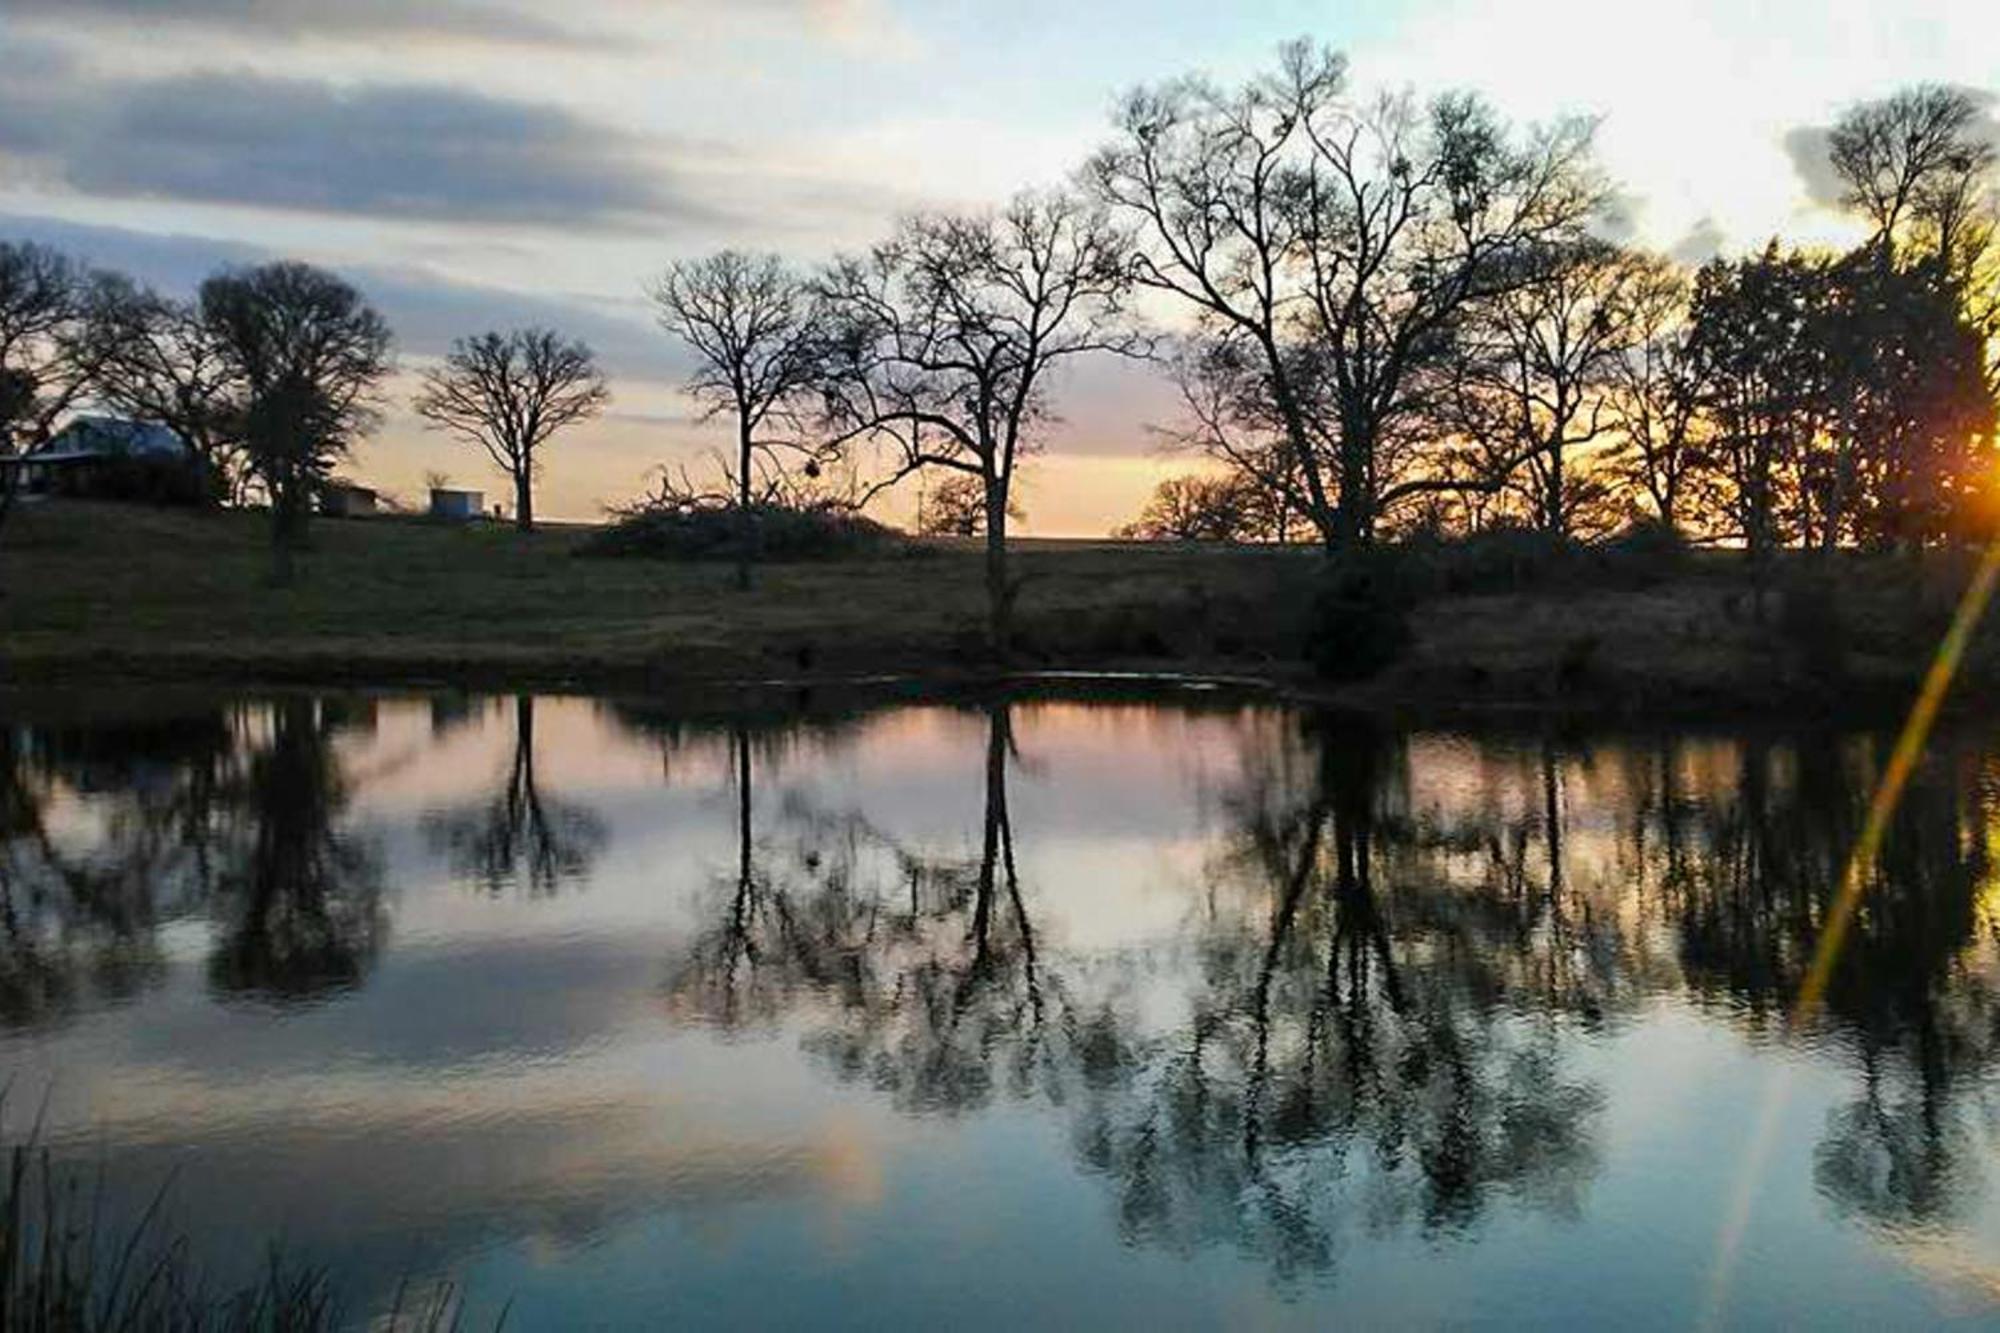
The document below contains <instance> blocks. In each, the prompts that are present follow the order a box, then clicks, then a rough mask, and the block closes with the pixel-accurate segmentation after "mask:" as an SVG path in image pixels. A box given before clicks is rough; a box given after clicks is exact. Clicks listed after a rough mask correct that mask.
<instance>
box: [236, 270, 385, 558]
mask: <svg viewBox="0 0 2000 1333" xmlns="http://www.w3.org/2000/svg"><path fill="white" fill-rule="evenodd" d="M201 317H202V322H203V323H204V324H205V325H207V327H208V329H209V331H210V333H211V334H212V336H213V337H214V339H215V342H216V345H217V347H218V348H219V350H220V355H221V357H222V359H223V360H224V362H225V363H226V364H227V365H228V367H229V371H230V375H231V379H232V382H233V384H234V387H235V389H236V392H237V394H238V395H239V398H240V405H239V408H238V415H239V419H240V420H241V421H242V423H243V439H244V446H245V448H246V449H247V450H248V451H249V456H250V466H251V468H252V470H253V471H254V472H255V473H256V475H257V479H258V480H259V481H260V482H261V483H262V484H263V487H264V490H265V493H266V494H267V495H268V497H269V499H270V503H271V541H272V551H273V556H274V561H275V563H274V576H275V578H276V580H277V581H278V582H279V583H281V584H283V583H289V582H290V581H291V579H292V575H293V569H294V556H295V554H296V549H297V547H298V545H299V544H300V543H301V542H302V541H303V539H304V536H305V530H306V525H307V523H308V522H309V521H310V518H311V514H312V501H313V496H314V494H315V493H316V492H317V489H318V487H319V486H320V484H321V483H322V482H324V481H325V480H326V479H327V477H328V476H330V475H331V473H332V469H333V466H334V464H335V463H336V462H337V461H338V460H339V459H340V458H341V457H343V456H344V455H345V454H346V453H347V451H348V449H349V448H350V447H351V445H352V444H353V442H354V441H355V440H356V439H357V438H358V437H359V436H360V435H361V434H362V433H364V432H365V431H366V430H367V429H368V427H369V426H370V425H371V424H372V423H373V421H374V393H375V388H376V385H377V384H378V383H379V382H380V381H381V380H382V378H383V377H384V376H386V375H387V374H388V373H389V369H390V357H389V350H390V335H389V326H388V324H387V323H385V322H384V321H383V319H382V317H381V316H380V315H379V314H377V313H376V312H375V310H374V308H373V307H371V306H370V305H368V303H367V302H366V301H364V300H363V299H362V296H361V294H360V293H359V292H357V291H356V290H355V289H354V288H353V287H351V286H350V285H348V284H347V283H346V282H345V281H343V280H342V279H340V278H338V277H336V276H335V275H333V274H331V273H328V272H325V271H323V270H321V269H316V268H314V267H312V266H311V265H309V264H301V263H297V262H292V261H286V262H280V263H272V264H265V265H262V266H260V267H257V268H250V269H227V270H224V271H223V272H221V273H218V274H216V275H215V276H213V277H211V278H209V279H208V281H206V282H204V283H203V284H202V286H201Z"/></svg>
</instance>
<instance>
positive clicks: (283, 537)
mask: <svg viewBox="0 0 2000 1333" xmlns="http://www.w3.org/2000/svg"><path fill="white" fill-rule="evenodd" d="M287 471H289V469H287ZM305 488H306V483H305V480H304V478H302V477H298V476H284V477H283V479H282V480H280V481H278V482H277V483H276V484H275V485H274V486H273V487H272V490H271V582H273V583H274V584H276V585H277V586H278V587H280V588H289V587H290V586H291V585H292V581H293V580H294V579H295V578H296V577H297V574H298V548H299V546H300V544H301V542H302V541H303V540H304V537H305V527H306V512H305V508H304V506H305V505H306V503H307V499H306V496H305V494H304V491H305Z"/></svg>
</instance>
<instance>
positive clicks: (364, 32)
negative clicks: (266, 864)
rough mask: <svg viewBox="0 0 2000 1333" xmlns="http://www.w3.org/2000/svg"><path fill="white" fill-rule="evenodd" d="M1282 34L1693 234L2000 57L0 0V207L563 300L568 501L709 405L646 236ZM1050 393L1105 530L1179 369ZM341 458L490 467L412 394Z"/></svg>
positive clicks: (1094, 524)
mask: <svg viewBox="0 0 2000 1333" xmlns="http://www.w3.org/2000/svg"><path fill="white" fill-rule="evenodd" d="M1301 34H1308V35H1312V36H1315V37H1317V38H1319V39H1321V40H1323V41H1326V42H1328V43H1331V44H1333V45H1335V46H1338V47H1340V48H1342V49H1344V50H1346V51H1347V52H1348V53H1349V55H1350V57H1351V59H1352V64H1353V71H1354V75H1355V80H1356V82H1357V83H1358V84H1361V85H1364V86H1375V85H1379V86H1384V87H1403V86H1409V87H1414V88H1416V89H1417V90H1419V91H1431V90H1436V89H1439V88H1443V87H1455V86H1467V87H1472V88H1476V89H1478V90H1481V91H1483V92H1485V93H1486V94H1487V95H1488V96H1490V97H1491V98H1492V99H1493V100H1494V101H1495V102H1496V103H1497V104H1498V105H1499V106H1500V107H1501V109H1502V110H1503V111H1504V112H1506V113H1507V114H1509V115H1510V116H1513V117H1515V118H1517V119H1520V120H1533V119H1538V118H1542V117H1547V116H1550V115H1553V114H1557V113H1561V112H1566V111H1581V112H1588V113H1592V114H1596V115H1600V116H1602V117H1603V128H1602V130H1601V133H1600V139H1599V146H1600V156H1601V158H1602V160H1603V162H1604V164H1605V165H1606V166H1607V167H1608V168H1609V169H1610V170H1611V171H1612V172H1613V173H1614V174H1615V175H1616V176H1617V178H1618V179H1619V180H1620V182H1621V183H1622V185H1623V187H1624V189H1625V190H1626V192H1627V194H1628V197H1629V199H1630V207H1631V210H1632V214H1633V220H1634V222H1635V225H1636V227H1637V231H1638V238H1639V239H1640V240H1642V241H1643V242H1645V243H1648V244H1651V245H1655V246H1657V247H1659V248H1661V249H1667V250H1673V251H1675V252H1677V253H1680V254H1682V255H1684V256H1688V257H1699V256H1702V255H1706V254H1708V253H1713V252H1714V251H1715V250H1717V249H1718V248H1720V249H1723V250H1730V249H1737V248H1745V247H1749V246H1753V245H1756V244H1760V243H1761V242H1762V240H1763V239H1764V238H1766V237H1768V236H1770V235H1771V234H1773V233H1784V234H1786V235H1790V236H1797V237H1801V238H1821V239H1837V238H1838V237H1839V236H1840V234H1841V233H1840V230H1839V226H1840V224H1839V223H1838V222H1837V220H1835V219H1833V218H1831V217H1830V216H1829V215H1828V214H1827V213H1826V211H1825V210H1824V208H1823V207H1822V206H1821V205H1820V204H1818V203H1816V202H1815V194H1816V190H1815V172H1814V163H1813V160H1812V155H1811V148H1812V145H1813V144H1814V143H1815V142H1816V139H1815V130H1816V128H1817V127H1819V126H1823V125H1824V124H1825V123H1826V122H1827V121H1828V120H1829V119H1830V118H1831V116H1832V115H1833V114H1834V113H1835V112H1836V111H1837V110H1838V109H1839V108H1840V107H1841V106H1842V105H1844V104H1846V103H1848V102H1850V101H1853V100H1855V99H1858V98H1863V97H1870V96H1876V95H1880V94H1882V93H1884V92H1887V91H1889V90H1890V89H1892V88H1894V87H1895V86H1897V85H1899V84H1902V83H1907V82H1910V81H1914V80H1919V79H1933V80H1943V81H1947V82H1952V83H1958V84H1964V85H1969V86H1972V87H1975V88H1979V89H1982V90H1990V91H1995V92H2000V9H1996V8H1995V6H1994V5H1993V4H1992V3H1991V0H1908V2H1907V3H1894V0H1766V2H1765V3H1745V0H1674V3H1671V4H1658V3H1655V4H1650V5H1646V6H1636V5H1625V4H1620V3H1616V2H1615V0H1612V2H1606V0H1595V2H1594V3H1593V2H1591V0H1510V2H1509V3H1507V4H1504V5H1502V4H1495V3H1492V2H1491V0H1340V2H1336V0H1231V2H1230V3H1219V2H1218V0H1198V2H1192V3H1190V2H1187V0H1144V2H1143V3H1142V2H1141V0H1091V2H1090V3H1078V2H1077V0H1011V2H1010V3H998V2H997V0H564V3H561V4H554V3H547V2H546V0H0V236H9V237H16V238H19V237H29V238H34V239H38V240H44V241H48V242H53V243H56V244H60V245H62V246H64V247H66V248H69V249H72V250H74V251H77V252H79V253H82V254H85V255H87V256H88V257H90V258H91V259H94V260H96V261H98V262H100V263H103V264H107V265H112V266H116V267H121V268H124V269H127V270H129V271H131V272H133V273H135V274H137V275H138V276H140V277H143V278H145V279H147V280H149V281H151V282H153V283H155V284H156V285H159V286H161V287H163V288H167V289H174V290H189V289H191V288H192V287H193V285H194V284H195V283H196V282H198V281H199V279H200V278H201V276H202V275H204V274H205V273H207V272H208V271H209V270H210V269H212V268H214V267H216V266H217V265H218V264H221V263H226V262H242V261H248V260H255V259H259V258H263V257H267V256H273V255H279V254H284V255H293V256H299V257H303V258H307V259H311V260H314V261H317V262H322V263H325V264H328V265H332V266H335V267H337V268H339V269H340V270H341V271H342V272H344V273H346V274H347V275H348V276H349V277H350V278H352V279H353V280H355V281H356V282H358V283H359V284H360V285H361V286H362V287H363V288H364V289H365V290H366V291H367V292H368V293H369V295H370V296H371V297H372V298H373V299H374V300H375V301H376V303H377V304H378V305H379V306H381V307H382V309H383V310H384V311H385V313H387V314H388V315H389V316H390V318H391V320H392V321H393V323H394V324H395V326H396V329H397V333H398V340H399V348H400V353H401V360H402V365H403V367H404V370H405V372H406V374H407V373H408V372H410V371H412V370H415V369H419V368H421V367H422V366H423V365H424V364H425V362H426V361H427V360H428V359H429V358H432V357H434V356H436V355H437V354H438V353H439V352H440V351H441V350H442V349H443V348H444V347H445V346H446V345H447V344H448V343H449V341H450V339H451V338H452V337H453V336H455V335H458V334H462V333H468V332H475V331H478V330H480V329H484V328H488V327H496V326H509V325H514V324H519V323H524V322H530V321H533V322H542V323H550V324H553V325H555V326H557V327H559V328H562V329H564V330H567V331H570V332H573V333H576V334H579V335H581V336H583V337H585V338H587V339H588V340H589V341H590V342H591V343H592V344H593V345H594V346H595V347H596V348H597V349H598V351H599V353H600V355H601V356H602V359H603V360H604V362H605V364H606V366H607V368H608V369H609V371H610V372H611V374H612V377H613V389H614V393H615V395H616V403H615V406H614V408H613V410H612V412H611V414H610V415H609V416H608V417H607V418H606V419H605V420H604V421H602V422H600V423H597V424H595V425H593V426H591V427H587V428H584V429H580V430H579V431H578V432H577V433H576V434H575V435H574V436H573V437H570V438H567V439H565V440H562V441H560V442H559V443H558V445H557V446H556V450H557V451H559V452H552V453H551V455H550V473H549V476H548V479H547V482H546V484H545V492H544V501H543V504H544V508H545V509H546V511H547V512H548V513H549V514H551V515H553V516H560V517H574V518H590V517H595V516H596V515H597V514H598V512H599V509H600V506H601V504H602V503H603V502H604V501H607V500H616V499H620V498H624V497H627V496H629V495H631V494H632V493H633V492H634V491H636V490H637V489H638V488H639V487H640V486H641V485H642V483H643V479H644V475H645V473H646V472H647V470H648V469H649V468H651V467H653V466H654V465H656V464H658V463H659V462H661V461H663V460H666V459H669V458H688V457H692V456H695V455H698V454H699V453H700V452H701V451H702V450H703V448H705V444H704V442H705V440H707V439H708V438H709V436H708V435H707V433H706V428H705V427H704V426H703V425H702V424H701V423H699V422H698V421H696V420H694V419H693V416H692V414H691V412H690V410H689V407H688V405H687V404H686V403H685V402H684V401H683V400H682V399H681V398H680V397H679V396H678V395H677V393H676V392H675V390H674V384H675V382H676V380H677V378H678V377H679V376H680V375H681V374H682V373H684V371H685V364H684V362H683V361H682V360H681V359H680V356H679V354H678V353H677V351H676V350H675V348H674V347H673V346H672V345H671V344H670V343H669V342H668V340H667V339H666V338H665V337H664V336H663V335H661V334H659V333H658V332H657V331H656V330H655V329H654V328H653V326H652V324H651V319H650V312H649V310H648V307H647V305H646V302H645V300H644V297H643V286H644V284H645V282H646V281H647V280H648V279H649V278H650V277H651V276H652V275H654V274H655V273H657V272H658V270H659V269H660V268H661V267H662V266H663V265H664V264H665V263H667V262H668V261H669V260H672V259H674V258H677V257H680V256H686V255H692V254H698V253H701V252H703V251H706V250H710V249H714V248H717V247H719V246H722V245H725V244H728V245H738V246H749V247H755V248H767V249H775V250H778V251H781V252H783V253H786V254H788V255H791V256H793V257H795V258H797V259H799V260H801V261H804V262H813V261H817V260H819V259H821V258H823V257H825V256H826V255H828V254H830V253H832V252H833V251H835V250H838V249H841V248H845V247H855V246H860V245H864V244H866V243H867V242H869V241H870V240H871V239H873V238H875V237H876V236H878V235H879V234H881V233H882V231H883V230H884V229H885V228H886V227H887V225H888V224H889V223H890V221H891V220H892V219H893V218H894V217H895V215H896V214H898V213H899V212H902V211H905V210H908V209H911V208H914V207H928V206H964V207H979V206H982V205H987V204H991V203H994V202H997V201H999V200H1000V199H1002V198H1004V197H1005V196H1006V195H1007V194H1009V193H1010V192H1012V191H1013V190H1015V189H1017V188H1019V187H1021V186H1024V185H1038V184H1050V183H1054V182H1056V181H1059V180H1061V179H1062V178H1063V177H1064V175H1065V174H1066V173H1067V172H1069V171H1070V170H1071V169H1072V168H1073V167H1074V166H1075V164H1076V163H1077V162H1078V161H1079V160H1080V159H1081V158H1082V157H1083V156H1084V154H1086V153H1087V152H1088V151H1089V149H1090V148H1091V147H1092V146H1093V145H1094V144H1095V143H1096V142H1097V141H1098V140H1099V139H1100V138H1101V137H1102V135H1103V131H1104V125H1105V120H1106V113H1107V110H1108V108H1109V105H1110V103H1111V101H1112V99H1113V97H1114V96H1115V94H1116V93H1117V92H1118V91H1119V90H1121V89H1124V88H1127V87H1129V86H1131V85H1133V84H1135V83H1139V82H1146V81H1151V80H1156V79H1159V78H1163V77H1167V76H1171V75H1174V74H1178V73H1183V72H1187V71H1192V70H1206V71H1209V72H1211V73H1213V74H1216V75H1218V76H1222V77H1225V78H1226V77H1234V76H1240V75H1242V74H1244V73H1247V72H1248V71H1250V70H1252V69H1254V68H1256V67H1257V66H1258V65H1259V64H1260V63H1262V62H1264V61H1266V60H1267V59H1268V57H1269V53H1270V52H1271V50H1272V49H1273V47H1274V46H1275V45H1276V44H1277V43H1278V42H1280V41H1282V40H1284V39H1286V38H1288V37H1292V36H1297V35H1301ZM406 387H407V386H406V385H403V384H399V385H398V386H397V391H396V392H397V396H398V397H399V398H406V397H407V393H406V391H405V390H406ZM1060 402H1061V410H1062V412H1063V416H1064V421H1063V423H1062V425H1061V426H1060V427H1059V429H1058V430H1057V432H1056V433H1055V435H1054V437H1053V439H1052V442H1051V449H1050V452H1049V454H1048V456H1047V457H1045V458H1044V459H1042V460H1040V461H1039V462H1038V463H1037V464H1036V468H1035V472H1034V475H1033V478H1032V480H1031V482H1030V484H1029V490H1028V492H1027V496H1026V500H1027V508H1028V513H1029V523H1028V525H1027V526H1028V528H1029V530H1030V531H1033V532H1042V533H1053V534H1088V533H1098V532H1102V531H1104V530H1105V528H1106V527H1108V526H1110V525H1112V524H1115V523H1117V522H1120V521H1123V520H1124V519H1125V518H1127V517H1129V516H1130V514H1131V512H1132V511H1133V510H1134V509H1136V507H1137V505H1138V504H1139V502H1140V500H1141V499H1142V498H1143V494H1144V492H1145V491H1146V490H1147V489H1148V488H1149V486H1150V484H1151V482H1152V480H1153V479H1154V478H1155V477H1157V476H1158V475H1159V474H1160V473H1161V472H1162V470H1165V469H1172V468H1175V467H1180V466H1185V465H1184V464H1178V463H1175V462H1173V461H1171V460H1162V459H1160V458H1159V457H1158V456H1157V455H1156V453H1155V445H1154V439H1153V437H1152V436H1151V434H1150V433H1149V431H1148V425H1149V423H1154V422H1159V421H1162V420H1164V419H1165V418H1166V416H1167V414H1168V413H1170V412H1171V407H1172V404H1171V400H1170V397H1169V396H1168V395H1167V394H1166V393H1165V392H1164V390H1163V389H1162V388H1161V387H1160V386H1159V385H1157V384H1155V383H1154V382H1153V381H1152V380H1151V378H1150V377H1149V376H1147V375H1146V374H1145V373H1144V372H1142V371H1139V370H1137V369H1134V368H1127V367H1119V366H1109V365H1107V366H1097V367H1085V368H1081V369H1079V370H1077V371H1076V372H1074V373H1073V374H1072V375H1071V376H1070V377H1069V379H1068V380H1067V381H1066V382H1065V383H1064V385H1063V386H1062V393H1061V397H1060ZM355 470H356V471H357V472H359V473H360V474H362V475H364V476H366V477H367V478H369V479H371V480H373V481H375V482H377V483H378V484H381V485H383V486H386V487H388V488H390V489H392V490H401V491H405V492H411V493H414V492H415V491H416V490H417V488H418V487H419V485H420V481H421V478H422V477H423V475H424V474H425V473H426V472H427V471H431V470H442V471H446V472H448V473H450V474H452V475H453V476H454V477H455V478H456V479H457V480H459V481H460V482H461V483H463V484H467V485H472V484H485V485H486V486H487V487H488V489H489V490H490V491H492V492H494V493H495V494H497V493H498V492H499V490H500V487H499V485H498V479H497V478H494V477H491V476H489V475H488V473H487V470H486V467H485V465H484V464H483V462H482V461H481V459H480V458H479V457H478V456H476V455H475V454H474V453H473V452H471V451H470V450H467V449H464V448H463V447H459V446H454V445H451V444H449V443H447V442H445V441H444V440H442V439H440V438H438V437H436V436H428V435H426V434H425V433H424V432H422V431H421V430H419V429H417V427H416V426H415V424H414V423H413V422H412V421H411V420H410V419H409V418H408V416H407V414H406V413H405V412H403V411H401V410H400V409H398V410H394V411H392V412H391V413H390V416H389V418H388V421H387V423H386V425H385V427H384V429H383V431H382V433H381V435H380V437H379V438H378V439H377V440H376V441H374V442H373V443H371V444H370V445H369V446H368V447H367V448H366V449H365V450H364V451H363V452H362V453H361V455H360V456H359V458H358V459H357V463H356V468H355Z"/></svg>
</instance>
